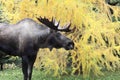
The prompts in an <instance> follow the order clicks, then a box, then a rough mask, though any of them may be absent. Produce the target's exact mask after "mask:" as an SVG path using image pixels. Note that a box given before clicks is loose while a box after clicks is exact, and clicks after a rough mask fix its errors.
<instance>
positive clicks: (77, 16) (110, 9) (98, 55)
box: [0, 0, 120, 77]
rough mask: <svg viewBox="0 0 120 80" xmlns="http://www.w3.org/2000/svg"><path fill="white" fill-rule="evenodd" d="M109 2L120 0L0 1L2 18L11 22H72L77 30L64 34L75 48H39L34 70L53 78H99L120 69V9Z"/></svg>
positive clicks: (117, 5) (62, 23)
mask: <svg viewBox="0 0 120 80" xmlns="http://www.w3.org/2000/svg"><path fill="white" fill-rule="evenodd" d="M107 1H108V2H110V3H112V2H116V1H119V0H1V1H0V4H1V8H2V14H3V16H1V18H2V19H6V20H7V21H9V22H10V23H16V22H18V21H19V20H21V19H23V18H28V17H29V18H33V19H34V20H36V17H39V16H42V17H44V16H46V17H47V18H49V19H51V18H52V17H55V18H56V20H60V21H61V25H64V24H65V23H66V22H70V21H71V23H72V26H71V27H72V28H73V27H76V29H75V31H74V32H73V33H64V34H65V35H66V36H68V37H70V38H71V39H73V40H74V42H75V49H74V50H72V51H65V50H64V49H60V50H56V49H54V50H53V51H52V52H50V51H49V50H48V49H44V50H41V49H40V50H39V52H38V58H37V60H36V63H35V67H36V68H40V69H41V68H42V69H43V68H44V69H43V70H44V71H45V73H49V74H53V75H54V76H60V75H63V74H72V75H74V74H76V75H83V76H84V77H89V76H94V75H95V76H97V75H103V71H105V70H108V71H115V70H119V68H120V58H119V57H120V22H119V17H120V7H119V3H118V4H116V6H114V5H109V4H108V3H107ZM26 3H27V4H26ZM36 21H37V20H36ZM90 74H92V75H90Z"/></svg>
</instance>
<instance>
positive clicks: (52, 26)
mask: <svg viewBox="0 0 120 80" xmlns="http://www.w3.org/2000/svg"><path fill="white" fill-rule="evenodd" d="M37 19H38V20H39V21H40V22H41V23H37V22H36V21H34V20H32V19H29V18H26V19H23V20H21V21H19V22H18V23H16V24H6V23H0V51H2V52H4V53H6V54H8V55H12V56H20V57H21V58H22V72H23V75H24V80H31V75H32V69H33V64H34V62H35V59H36V55H37V52H38V49H39V48H49V49H50V50H52V49H53V48H56V49H59V48H64V49H66V50H71V49H73V48H74V42H73V41H72V40H71V39H69V38H67V37H66V36H64V35H62V34H61V33H60V32H70V31H71V30H70V29H69V28H70V25H71V23H69V24H67V25H65V26H64V27H60V25H59V24H60V22H57V21H55V19H53V18H52V20H51V21H50V20H48V19H47V18H45V17H44V18H42V17H40V18H37Z"/></svg>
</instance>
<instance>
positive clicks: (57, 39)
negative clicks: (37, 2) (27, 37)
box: [37, 17, 74, 50]
mask: <svg viewBox="0 0 120 80" xmlns="http://www.w3.org/2000/svg"><path fill="white" fill-rule="evenodd" d="M37 19H38V20H39V21H40V22H41V23H42V24H44V25H46V26H47V27H49V28H50V34H49V36H48V37H47V39H46V44H47V45H48V47H49V49H50V50H52V48H57V49H58V48H64V49H66V50H71V49H73V48H74V42H73V41H72V40H71V39H69V38H67V37H66V36H64V35H63V34H61V33H60V32H71V31H72V30H70V26H71V23H69V24H66V25H65V26H63V27H61V26H60V21H59V22H57V21H56V20H55V19H53V18H52V20H51V21H49V20H48V19H47V18H45V17H44V18H42V17H40V18H37Z"/></svg>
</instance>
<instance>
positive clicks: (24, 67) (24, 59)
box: [22, 56, 28, 80]
mask: <svg viewBox="0 0 120 80" xmlns="http://www.w3.org/2000/svg"><path fill="white" fill-rule="evenodd" d="M27 69H28V58H27V56H22V72H23V75H24V80H27V78H28V73H27Z"/></svg>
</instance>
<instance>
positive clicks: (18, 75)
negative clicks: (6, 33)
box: [0, 68, 120, 80]
mask: <svg viewBox="0 0 120 80" xmlns="http://www.w3.org/2000/svg"><path fill="white" fill-rule="evenodd" d="M22 78H23V77H22V71H21V69H20V68H17V69H6V70H4V71H0V80H22ZM32 80H83V78H82V77H81V76H68V75H64V76H61V78H58V77H52V76H51V75H45V73H44V72H43V71H40V70H36V69H34V70H33V78H32ZM85 80H93V79H85ZM94 80H120V71H119V70H118V71H116V72H108V71H107V72H105V75H104V76H99V77H97V78H96V77H95V78H94Z"/></svg>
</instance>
